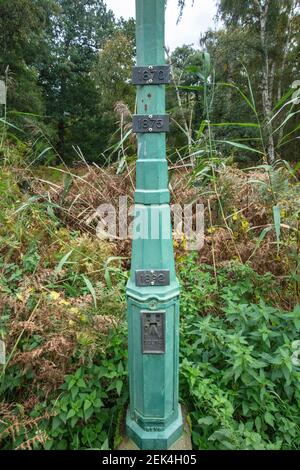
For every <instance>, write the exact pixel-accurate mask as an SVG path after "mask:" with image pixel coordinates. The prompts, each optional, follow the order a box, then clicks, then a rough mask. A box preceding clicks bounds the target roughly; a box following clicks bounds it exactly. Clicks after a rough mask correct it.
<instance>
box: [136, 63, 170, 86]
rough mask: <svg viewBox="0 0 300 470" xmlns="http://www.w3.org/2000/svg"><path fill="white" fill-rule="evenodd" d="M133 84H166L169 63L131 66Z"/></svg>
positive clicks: (168, 80)
mask: <svg viewBox="0 0 300 470" xmlns="http://www.w3.org/2000/svg"><path fill="white" fill-rule="evenodd" d="M132 83H133V85H166V84H168V83H170V67H169V65H153V66H152V65H149V66H148V67H133V69H132Z"/></svg>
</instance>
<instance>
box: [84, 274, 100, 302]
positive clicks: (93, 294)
mask: <svg viewBox="0 0 300 470" xmlns="http://www.w3.org/2000/svg"><path fill="white" fill-rule="evenodd" d="M82 278H83V280H84V282H85V285H86V287H87V288H88V290H89V291H90V293H91V295H92V297H93V301H94V306H95V308H97V297H96V291H95V289H94V286H93V284H92V283H91V281H90V280H89V279H88V278H87V277H86V276H85V275H84V274H83V275H82Z"/></svg>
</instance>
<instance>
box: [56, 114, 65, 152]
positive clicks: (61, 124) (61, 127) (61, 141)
mask: <svg viewBox="0 0 300 470" xmlns="http://www.w3.org/2000/svg"><path fill="white" fill-rule="evenodd" d="M58 154H59V156H60V158H61V159H62V160H64V157H65V120H64V117H63V116H62V117H61V119H60V120H59V121H58Z"/></svg>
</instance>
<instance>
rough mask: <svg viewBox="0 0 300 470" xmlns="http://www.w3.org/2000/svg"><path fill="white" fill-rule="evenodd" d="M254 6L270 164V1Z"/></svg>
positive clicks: (271, 146) (270, 161) (273, 146)
mask: <svg viewBox="0 0 300 470" xmlns="http://www.w3.org/2000/svg"><path fill="white" fill-rule="evenodd" d="M255 3H256V5H257V6H258V8H259V20H260V40H261V49H262V55H263V67H262V103H263V114H264V119H265V122H266V130H267V142H268V161H269V163H270V164H272V163H273V162H274V161H275V145H274V136H273V126H272V124H270V123H269V121H270V119H271V117H272V88H273V79H274V78H273V79H272V73H273V77H274V72H275V69H274V65H273V66H272V68H271V70H270V60H269V51H268V41H267V20H268V13H269V6H270V0H265V3H264V4H263V5H262V3H261V2H260V0H255Z"/></svg>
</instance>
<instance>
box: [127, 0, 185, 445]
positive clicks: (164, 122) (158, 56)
mask: <svg viewBox="0 0 300 470" xmlns="http://www.w3.org/2000/svg"><path fill="white" fill-rule="evenodd" d="M136 23H137V24H136V37H137V67H135V68H134V70H133V83H134V84H136V85H137V115H135V116H134V118H133V130H134V132H136V133H137V136H138V161H137V182H136V192H135V216H134V217H135V218H134V230H133V242H132V264H131V277H130V279H129V282H128V285H127V302H128V343H129V346H128V348H129V382H130V408H129V410H128V414H127V420H126V428H127V434H128V436H129V437H130V438H131V439H132V440H133V441H134V442H135V443H136V444H137V445H138V447H139V448H140V449H168V448H169V447H170V446H171V445H172V444H173V443H174V442H175V441H176V440H177V439H179V438H180V436H181V434H182V416H181V409H180V406H179V404H178V350H179V284H178V281H177V278H176V274H175V265H174V253H173V242H172V228H171V217H170V194H169V190H168V165H167V160H166V132H168V130H169V117H168V116H167V115H166V114H165V112H166V111H165V84H166V83H168V82H169V67H168V66H166V65H165V53H164V27H165V0H136Z"/></svg>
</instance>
